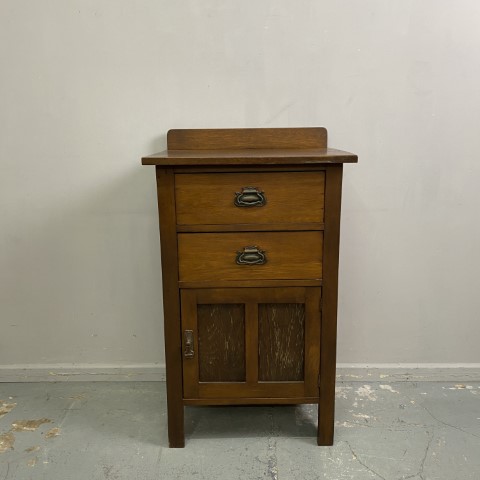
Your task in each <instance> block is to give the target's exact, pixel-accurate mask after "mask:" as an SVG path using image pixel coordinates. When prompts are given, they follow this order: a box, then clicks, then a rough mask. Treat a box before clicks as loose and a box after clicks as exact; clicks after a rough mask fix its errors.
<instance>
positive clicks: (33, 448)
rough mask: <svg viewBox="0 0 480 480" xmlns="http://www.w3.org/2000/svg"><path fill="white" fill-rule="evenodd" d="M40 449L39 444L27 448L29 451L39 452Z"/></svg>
mask: <svg viewBox="0 0 480 480" xmlns="http://www.w3.org/2000/svg"><path fill="white" fill-rule="evenodd" d="M39 450H40V447H39V446H38V445H36V446H34V447H30V448H26V449H25V451H26V452H27V453H32V452H38V451H39Z"/></svg>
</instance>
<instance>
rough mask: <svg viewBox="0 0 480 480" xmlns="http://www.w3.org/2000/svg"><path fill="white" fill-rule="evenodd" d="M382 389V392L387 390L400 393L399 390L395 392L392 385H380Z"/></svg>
mask: <svg viewBox="0 0 480 480" xmlns="http://www.w3.org/2000/svg"><path fill="white" fill-rule="evenodd" d="M380 388H381V389H382V390H387V391H388V392H392V393H399V391H398V390H394V389H393V388H392V386H391V385H380Z"/></svg>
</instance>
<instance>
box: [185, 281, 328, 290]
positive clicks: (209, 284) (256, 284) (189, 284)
mask: <svg viewBox="0 0 480 480" xmlns="http://www.w3.org/2000/svg"><path fill="white" fill-rule="evenodd" d="M322 284H323V281H322V279H318V280H308V279H307V280H305V279H300V280H276V279H270V280H248V279H245V280H210V281H208V282H207V281H199V282H178V285H179V287H180V288H215V287H218V288H222V287H226V288H230V287H256V288H266V287H321V286H322Z"/></svg>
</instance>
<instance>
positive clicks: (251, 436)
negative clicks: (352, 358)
mask: <svg viewBox="0 0 480 480" xmlns="http://www.w3.org/2000/svg"><path fill="white" fill-rule="evenodd" d="M336 405H337V407H336V411H337V421H336V424H337V426H336V440H335V445H334V446H333V447H317V446H316V445H315V421H316V408H315V407H314V406H313V405H305V406H298V407H295V406H284V407H280V406H274V407H270V406H265V407H190V408H187V409H186V431H187V435H186V440H187V441H186V448H185V449H168V448H167V436H166V414H165V385H164V384H163V383H155V382H143V383H141V382H124V383H114V382H111V383H107V382H92V383H3V384H0V479H1V480H24V479H45V480H47V479H48V480H67V479H68V480H70V479H71V480H76V479H78V480H100V479H102V480H105V479H107V480H123V479H125V480H127V479H128V480H134V479H142V480H153V479H196V480H202V479H208V480H213V479H245V480H247V479H248V480H253V479H268V480H290V479H299V480H310V479H312V480H313V479H328V480H337V479H338V480H340V479H355V480H364V479H365V480H367V479H368V480H370V479H384V480H397V479H398V480H399V479H404V480H407V479H412V480H433V479H442V480H443V479H445V480H456V479H458V480H468V479H472V480H479V479H480V383H471V384H465V385H455V384H453V383H443V382H422V383H410V382H398V383H390V384H382V383H368V384H367V383H365V382H360V383H359V382H351V383H350V382H349V383H341V384H339V385H338V387H337V404H336Z"/></svg>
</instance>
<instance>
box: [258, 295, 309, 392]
mask: <svg viewBox="0 0 480 480" xmlns="http://www.w3.org/2000/svg"><path fill="white" fill-rule="evenodd" d="M258 340H259V342H258V355H259V361H258V365H259V366H258V379H259V380H260V381H264V382H275V381H276V382H281V381H303V380H304V354H305V305H304V304H302V303H263V304H259V305H258Z"/></svg>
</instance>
